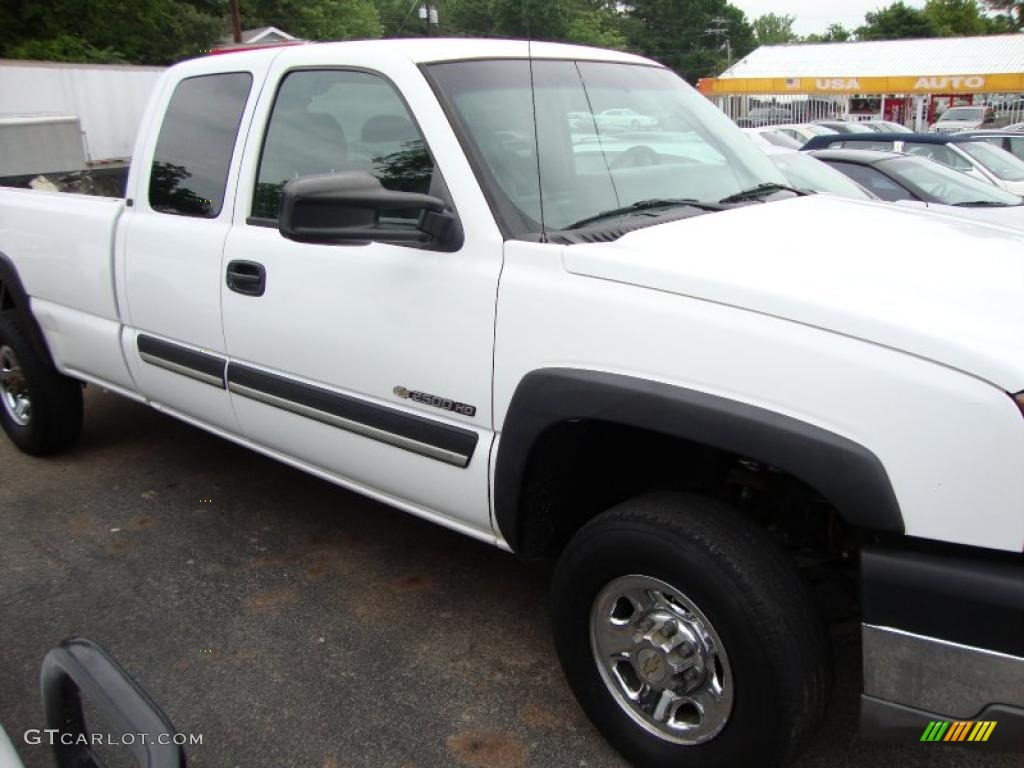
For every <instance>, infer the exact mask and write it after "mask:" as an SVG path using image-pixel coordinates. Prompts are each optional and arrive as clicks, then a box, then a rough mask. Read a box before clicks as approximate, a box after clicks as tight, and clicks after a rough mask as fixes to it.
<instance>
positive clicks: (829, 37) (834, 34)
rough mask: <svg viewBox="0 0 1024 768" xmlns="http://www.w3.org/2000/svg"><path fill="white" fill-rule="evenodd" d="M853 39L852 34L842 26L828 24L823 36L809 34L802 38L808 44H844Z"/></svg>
mask: <svg viewBox="0 0 1024 768" xmlns="http://www.w3.org/2000/svg"><path fill="white" fill-rule="evenodd" d="M851 37H853V32H851V31H850V30H848V29H847V28H846V27H844V26H843V25H842V24H829V25H828V29H826V30H825V32H824V33H823V34H820V35H819V34H810V35H808V36H807V37H805V38H804V40H805V41H806V42H808V43H845V42H846V41H847V40H849V39H850V38H851Z"/></svg>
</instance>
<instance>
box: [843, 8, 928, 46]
mask: <svg viewBox="0 0 1024 768" xmlns="http://www.w3.org/2000/svg"><path fill="white" fill-rule="evenodd" d="M938 34H939V32H938V30H937V29H936V27H935V23H934V22H933V21H932V19H931V18H930V17H928V16H927V15H925V12H924V11H923V10H918V9H917V8H911V7H910V6H908V5H906V4H905V3H904V2H903V0H899V1H898V2H895V3H893V4H892V5H890V6H889V7H888V8H882V9H880V10H877V11H869V12H868V13H866V14H864V26H862V27H858V28H857V38H858V39H860V40H905V39H909V38H919V37H938Z"/></svg>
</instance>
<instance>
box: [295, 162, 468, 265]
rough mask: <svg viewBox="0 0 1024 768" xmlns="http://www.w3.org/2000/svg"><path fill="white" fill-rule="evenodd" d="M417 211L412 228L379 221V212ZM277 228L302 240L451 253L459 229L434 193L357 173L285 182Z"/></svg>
mask: <svg viewBox="0 0 1024 768" xmlns="http://www.w3.org/2000/svg"><path fill="white" fill-rule="evenodd" d="M398 210H406V211H408V210H418V211H420V217H419V221H418V223H417V226H416V227H415V228H413V227H400V226H386V225H381V223H380V214H381V211H398ZM278 229H279V230H280V232H281V234H282V235H283V236H284V237H286V238H288V239H289V240H295V241H297V242H302V243H322V244H342V243H347V244H351V245H356V244H364V245H365V244H366V243H371V242H385V243H396V244H402V245H411V246H417V245H418V246H431V247H434V248H436V249H438V250H443V251H456V250H458V249H459V248H460V247H461V246H462V230H461V228H460V227H459V223H458V220H457V219H456V217H455V215H454V214H453V213H451V212H450V211H449V209H448V204H447V203H446V202H445V201H444V200H442V199H441V198H439V197H433V196H432V195H423V194H419V193H417V192H398V191H395V190H390V189H385V188H384V186H383V185H382V184H381V183H380V181H379V180H378V179H377V178H376V177H375V176H373V175H372V174H369V173H365V172H362V171H347V172H344V173H323V174H316V175H313V176H301V177H299V178H296V179H292V180H291V181H289V182H288V183H287V184H285V185H284V190H283V192H282V195H281V215H280V217H279V219H278Z"/></svg>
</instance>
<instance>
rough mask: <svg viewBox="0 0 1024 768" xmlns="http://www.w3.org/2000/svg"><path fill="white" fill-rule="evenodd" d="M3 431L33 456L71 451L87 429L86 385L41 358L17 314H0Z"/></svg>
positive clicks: (0, 411) (12, 312) (0, 421)
mask: <svg viewBox="0 0 1024 768" xmlns="http://www.w3.org/2000/svg"><path fill="white" fill-rule="evenodd" d="M0 426H2V427H3V430H4V432H6V433H7V436H8V437H9V438H10V439H11V442H13V443H14V444H15V445H16V446H17V447H18V448H19V449H21V450H22V451H24V452H25V453H28V454H31V455H33V456H46V455H49V454H53V453H57V452H58V451H62V450H65V449H67V448H70V447H71V446H72V445H73V444H74V443H75V441H76V440H77V439H78V435H79V434H80V432H81V430H82V385H81V384H79V383H78V382H77V381H75V380H74V379H71V378H69V377H67V376H64V375H63V374H61V373H60V372H58V371H57V370H55V369H54V368H53V366H52V365H50V363H49V362H47V361H46V360H43V359H42V358H41V357H40V356H39V355H38V354H36V352H35V349H34V348H33V346H32V344H31V343H30V342H29V340H28V335H27V334H26V333H25V330H24V328H23V326H22V323H21V321H20V319H19V318H18V317H17V315H16V313H15V312H14V311H8V312H5V313H3V314H2V315H0Z"/></svg>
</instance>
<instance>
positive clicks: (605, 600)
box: [590, 575, 733, 744]
mask: <svg viewBox="0 0 1024 768" xmlns="http://www.w3.org/2000/svg"><path fill="white" fill-rule="evenodd" d="M590 646H591V648H592V650H593V652H594V660H595V661H596V662H597V666H598V669H599V670H600V672H601V677H602V679H603V680H604V683H605V685H607V686H608V689H609V690H610V691H611V693H612V695H613V696H614V697H615V700H616V701H617V702H618V703H619V705H620V706H621V707H622V708H623V709H624V710H625V711H626V713H627V714H628V715H629V716H630V717H631V718H633V720H635V721H636V722H637V723H638V724H639V725H641V726H642V727H643V728H645V729H646V730H647V731H649V732H650V733H653V734H654V735H656V736H660V737H661V738H663V739H665V740H667V741H670V742H673V743H675V744H700V743H702V742H705V741H707V740H709V739H712V738H714V737H715V736H716V735H718V733H719V732H721V730H722V729H723V728H724V727H725V724H726V723H727V722H728V721H729V715H730V713H731V712H732V700H733V681H732V672H731V670H730V669H729V659H728V657H727V656H726V654H725V648H724V647H723V646H722V641H721V639H720V638H719V637H718V634H717V633H716V632H715V629H714V627H713V626H711V622H710V621H708V620H707V617H705V616H704V614H703V613H701V611H700V609H699V608H697V606H696V605H695V604H694V603H693V602H692V601H691V600H690V599H689V598H688V597H686V595H684V594H683V593H682V592H680V591H679V590H677V589H675V588H674V587H672V586H670V585H668V584H666V583H665V582H663V581H659V580H658V579H654V578H651V577H649V576H639V575H630V576H621V577H619V578H617V579H615V580H613V581H611V582H610V583H609V584H608V585H607V586H605V588H604V589H602V590H601V592H600V593H599V594H598V596H597V598H596V599H595V600H594V605H593V608H592V609H591V612H590Z"/></svg>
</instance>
